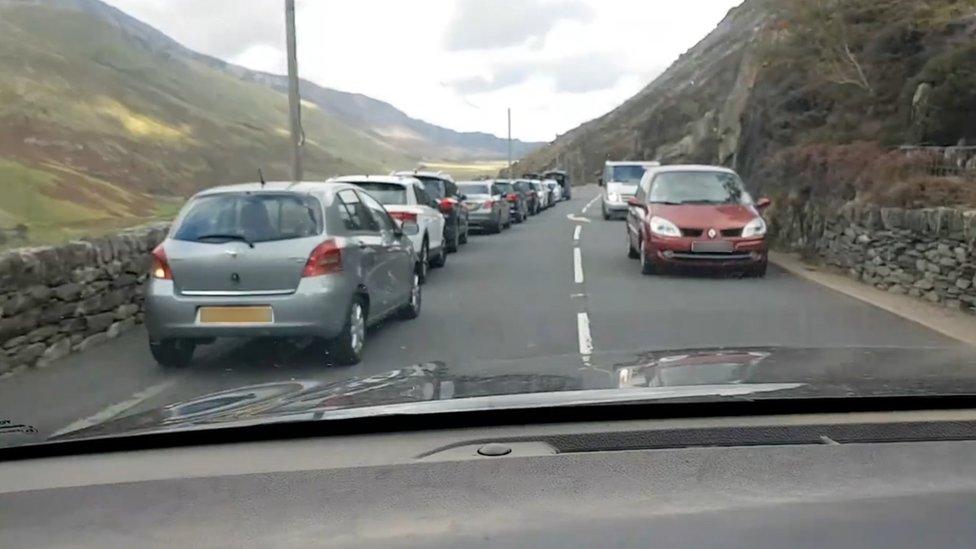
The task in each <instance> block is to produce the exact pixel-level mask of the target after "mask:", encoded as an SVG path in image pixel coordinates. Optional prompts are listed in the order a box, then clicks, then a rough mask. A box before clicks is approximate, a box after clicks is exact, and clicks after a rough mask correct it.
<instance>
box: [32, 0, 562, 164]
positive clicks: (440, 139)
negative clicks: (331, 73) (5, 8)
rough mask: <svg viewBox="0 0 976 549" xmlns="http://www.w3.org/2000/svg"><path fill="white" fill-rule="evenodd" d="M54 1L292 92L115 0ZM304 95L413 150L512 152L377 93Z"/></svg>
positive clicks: (502, 142) (281, 81)
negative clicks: (193, 46) (110, 1)
mask: <svg viewBox="0 0 976 549" xmlns="http://www.w3.org/2000/svg"><path fill="white" fill-rule="evenodd" d="M41 1H42V3H46V4H50V5H61V6H65V5H68V6H71V7H72V8H73V9H76V10H78V11H82V12H84V13H88V14H90V15H93V16H95V17H97V18H99V19H101V20H103V21H106V22H108V23H110V24H112V25H115V26H117V27H118V28H120V29H123V30H124V31H125V32H126V33H128V34H129V35H131V36H133V37H136V38H137V39H139V40H141V41H142V42H143V43H145V44H146V46H147V47H149V48H151V49H154V50H156V51H161V52H163V51H165V52H170V53H171V54H173V55H178V56H185V57H190V58H192V59H196V60H197V61H200V62H202V63H205V64H207V65H210V66H212V67H214V68H217V69H220V70H223V71H226V72H228V73H230V74H232V75H234V76H236V77H238V78H241V79H242V80H246V81H249V82H257V83H260V84H263V85H265V86H268V87H271V88H273V89H275V90H278V91H281V92H287V90H288V79H287V77H286V76H283V75H276V74H268V73H264V72H258V71H252V70H249V69H246V68H244V67H240V66H237V65H233V64H231V63H227V62H225V61H222V60H220V59H217V58H214V57H210V56H207V55H203V54H200V53H197V52H194V51H192V50H189V49H188V48H186V47H184V46H182V45H181V44H179V43H178V42H176V41H175V40H173V39H172V38H170V37H169V36H166V35H165V34H163V33H162V32H160V31H158V30H156V29H154V28H153V27H151V26H149V25H147V24H145V23H143V22H141V21H139V20H137V19H135V18H133V17H131V16H129V15H127V14H125V13H124V12H122V11H121V10H119V9H117V8H114V7H112V6H109V5H107V4H105V3H103V2H101V1H100V0H41ZM301 93H302V98H303V99H305V100H306V101H309V102H311V103H312V104H314V105H317V106H318V107H320V108H321V109H322V110H323V111H325V112H326V113H327V114H330V115H332V116H334V117H335V118H336V119H338V120H340V121H342V122H344V123H346V124H347V125H349V126H352V127H355V128H358V129H360V130H363V131H366V132H368V133H369V134H371V135H372V136H373V137H375V138H376V139H378V140H380V141H382V142H384V143H386V144H387V145H390V146H392V147H394V148H396V149H397V150H400V151H401V152H403V153H404V154H407V155H409V156H416V157H420V158H426V159H436V160H495V159H503V158H506V157H507V155H508V141H507V139H502V138H499V137H496V136H494V135H491V134H488V133H482V132H458V131H455V130H451V129H448V128H443V127H440V126H436V125H434V124H430V123H427V122H424V121H422V120H417V119H415V118H411V117H409V116H408V115H407V114H406V113H404V112H403V111H401V110H399V109H397V108H396V107H394V106H393V105H390V104H389V103H386V102H383V101H379V100H377V99H373V98H371V97H368V96H365V95H362V94H357V93H348V92H343V91H338V90H334V89H331V88H325V87H322V86H319V85H318V84H315V83H313V82H309V81H308V80H302V82H301ZM542 145H544V143H531V142H524V141H520V140H513V141H512V154H513V156H514V157H515V158H521V157H522V156H524V155H526V154H528V153H530V152H532V151H533V150H535V149H538V148H539V147H541V146H542Z"/></svg>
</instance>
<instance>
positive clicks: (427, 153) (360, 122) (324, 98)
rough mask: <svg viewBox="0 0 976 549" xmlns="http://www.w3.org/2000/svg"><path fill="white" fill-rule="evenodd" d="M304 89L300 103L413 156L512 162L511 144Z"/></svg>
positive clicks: (358, 98) (274, 79) (253, 75)
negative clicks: (509, 154)
mask: <svg viewBox="0 0 976 549" xmlns="http://www.w3.org/2000/svg"><path fill="white" fill-rule="evenodd" d="M218 62H219V61H218ZM223 65H224V69H225V70H227V71H228V72H230V73H231V74H234V75H236V76H238V77H240V78H242V79H244V80H248V81H251V82H259V83H261V84H264V85H266V86H269V87H271V88H274V89H276V90H278V91H281V92H287V90H288V78H287V77H286V76H281V75H276V74H268V73H262V72H256V71H251V70H248V69H244V68H241V67H238V66H234V65H230V64H226V63H224V64H223ZM300 89H301V94H302V99H304V100H306V101H309V102H311V103H313V104H315V105H317V106H319V107H321V108H322V110H323V111H325V112H326V113H328V114H330V115H332V116H335V117H336V118H337V119H339V120H342V121H343V122H345V123H346V124H349V125H350V126H354V127H357V128H363V129H366V130H367V131H369V132H370V133H371V134H372V135H374V136H375V137H376V138H377V139H379V140H381V141H383V142H385V143H388V144H390V145H393V146H395V147H396V148H398V149H399V150H402V151H404V152H406V153H409V154H412V155H416V156H420V157H422V158H432V159H438V160H498V159H504V158H506V157H507V156H508V141H507V140H506V139H501V138H498V137H496V136H494V135H491V134H488V133H482V132H458V131H455V130H450V129H447V128H442V127H440V126H435V125H434V124H430V123H428V122H424V121H423V120H417V119H415V118H410V117H409V116H407V115H406V114H405V113H404V112H403V111H400V110H399V109H397V108H396V107H394V106H393V105H390V104H389V103H385V102H383V101H379V100H377V99H373V98H371V97H368V96H365V95H362V94H358V93H348V92H342V91H338V90H333V89H331V88H323V87H322V86H319V85H318V84H315V83H313V82H309V81H307V80H302V82H301V87H300ZM543 145H544V143H533V142H525V141H521V140H518V139H513V140H512V155H513V156H514V157H515V158H521V157H523V156H525V155H526V154H529V153H530V152H532V151H534V150H536V149H538V148H540V147H542V146H543Z"/></svg>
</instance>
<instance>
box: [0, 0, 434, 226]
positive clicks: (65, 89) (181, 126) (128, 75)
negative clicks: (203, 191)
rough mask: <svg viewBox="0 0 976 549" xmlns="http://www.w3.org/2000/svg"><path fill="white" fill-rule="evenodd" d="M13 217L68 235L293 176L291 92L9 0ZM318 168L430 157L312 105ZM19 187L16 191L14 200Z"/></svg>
mask: <svg viewBox="0 0 976 549" xmlns="http://www.w3.org/2000/svg"><path fill="white" fill-rule="evenodd" d="M0 74H2V75H3V78H2V79H0V128H2V130H0V193H2V196H4V200H3V201H0V228H9V227H10V226H12V225H15V224H18V223H25V224H27V225H28V226H29V228H30V232H31V234H32V235H34V234H37V235H40V234H42V233H43V234H45V235H46V236H45V238H56V237H57V234H55V233H57V232H58V231H59V230H61V229H64V231H67V233H66V234H70V232H71V229H70V228H71V227H98V226H99V225H100V223H101V225H103V226H115V225H117V224H118V223H119V220H120V219H125V218H128V219H131V220H138V219H149V218H152V217H154V216H157V215H159V214H160V212H161V211H164V210H166V209H172V206H171V203H172V200H167V199H166V198H159V197H160V196H162V197H166V196H169V197H173V196H176V197H178V196H184V195H187V194H189V193H192V192H193V191H195V190H197V189H200V188H202V187H207V186H212V185H216V184H221V183H228V182H236V181H241V180H254V179H255V178H256V174H257V169H258V168H259V167H260V168H262V169H263V170H264V173H265V175H266V176H267V177H268V178H269V179H270V178H285V177H286V176H287V173H288V172H287V169H288V159H289V147H288V137H287V136H288V130H287V120H288V118H287V99H286V98H285V96H284V95H283V94H281V93H279V92H276V91H274V90H272V89H269V88H267V87H265V86H262V85H260V84H257V83H247V82H243V81H241V80H240V79H237V78H235V77H234V76H232V75H230V74H227V73H225V72H222V71H219V70H217V69H215V68H213V67H210V66H207V65H205V64H203V63H201V62H199V61H197V60H194V59H192V58H185V57H181V56H179V55H173V54H172V53H169V52H165V51H157V50H154V49H153V48H152V47H151V45H150V44H147V43H145V42H144V41H141V40H139V39H138V38H137V37H135V36H133V35H129V34H126V33H125V32H124V31H123V30H122V29H120V28H119V27H117V26H112V25H108V24H106V23H104V22H103V21H100V20H98V19H95V18H93V17H92V16H89V15H86V14H84V13H81V12H76V11H69V10H60V9H55V8H50V7H39V6H17V5H11V4H4V3H0ZM304 128H305V133H306V136H307V145H306V161H305V164H306V174H307V176H308V177H323V178H324V177H327V176H330V175H334V174H341V173H348V172H386V171H389V170H391V169H394V168H399V167H402V166H412V165H415V164H416V160H415V159H412V158H407V157H405V156H404V155H402V154H400V153H398V152H397V151H394V150H392V149H391V148H390V147H388V146H386V145H384V144H382V143H380V142H378V141H377V140H376V139H375V138H374V137H371V136H368V135H365V134H363V133H361V132H359V131H358V130H355V129H353V128H351V127H349V126H346V125H344V124H342V123H340V122H338V121H336V120H335V119H334V118H332V117H329V116H327V115H325V114H324V113H322V112H321V111H319V110H318V109H317V108H315V107H309V106H306V109H305V119H304ZM8 197H9V198H8Z"/></svg>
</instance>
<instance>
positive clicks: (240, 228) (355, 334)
mask: <svg viewBox="0 0 976 549" xmlns="http://www.w3.org/2000/svg"><path fill="white" fill-rule="evenodd" d="M416 228H417V227H416V225H415V224H408V225H405V226H404V227H403V228H401V227H400V225H398V224H397V223H396V222H395V221H394V220H393V219H392V218H391V217H390V216H389V214H388V213H387V212H386V210H385V209H384V208H383V206H382V205H381V204H380V203H379V202H377V201H376V200H375V199H374V198H373V197H371V196H369V195H368V194H367V193H365V192H363V191H362V190H358V189H356V188H355V187H354V186H352V185H348V184H323V183H300V184H294V185H293V184H289V183H268V184H258V183H255V184H246V185H237V186H232V187H220V188H215V189H211V190H208V191H204V192H202V193H200V194H198V195H196V196H195V197H193V198H192V199H191V200H190V201H189V202H188V203H187V205H186V206H184V208H183V211H182V212H181V213H180V215H179V216H178V217H177V219H176V221H175V222H174V223H173V227H172V229H171V231H170V234H169V235H168V237H167V238H166V240H165V241H164V242H163V243H162V244H160V246H159V247H158V248H156V250H154V251H153V267H152V273H151V281H150V284H149V289H148V292H147V295H146V326H147V328H148V330H149V340H150V349H151V351H152V354H153V356H154V357H155V359H156V361H157V362H159V363H160V364H161V365H163V366H182V365H185V364H187V363H188V362H189V361H190V359H191V357H192V355H193V351H194V349H195V347H196V345H197V344H199V343H205V342H210V341H212V340H213V339H214V338H217V337H313V338H316V339H319V340H323V341H328V342H330V343H331V345H330V349H329V350H328V353H329V355H330V358H332V359H333V360H335V361H337V362H339V363H343V364H356V363H358V362H359V361H360V359H361V357H362V352H363V348H364V344H365V337H366V327H367V325H370V324H373V323H376V322H379V321H380V320H382V319H383V318H385V317H388V316H390V315H392V314H395V313H399V314H400V315H401V316H402V317H405V318H415V317H416V316H417V315H418V314H419V313H420V304H421V294H420V283H419V282H420V281H419V278H418V275H417V257H416V255H415V253H414V251H413V246H411V244H410V240H409V239H408V238H407V235H406V234H405V231H406V232H407V233H409V232H411V231H415V230H416Z"/></svg>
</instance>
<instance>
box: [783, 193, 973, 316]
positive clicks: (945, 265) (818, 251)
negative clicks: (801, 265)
mask: <svg viewBox="0 0 976 549" xmlns="http://www.w3.org/2000/svg"><path fill="white" fill-rule="evenodd" d="M769 218H770V232H771V237H772V239H773V243H774V245H776V246H778V247H781V248H786V249H790V250H796V251H800V252H802V253H803V254H804V256H805V257H806V258H807V259H809V260H813V261H818V262H823V263H826V264H828V265H833V266H836V267H840V268H842V269H844V270H846V271H847V272H848V274H850V276H852V277H854V278H856V279H858V280H861V281H862V282H865V283H867V284H871V285H872V286H874V287H876V288H878V289H881V290H886V291H889V292H891V293H895V294H907V295H910V296H913V297H917V298H921V299H925V300H927V301H930V302H932V303H941V304H943V305H945V306H946V307H950V308H953V309H961V310H965V311H968V312H970V313H972V312H976V307H974V304H976V210H964V209H956V208H930V209H918V210H906V209H901V208H879V207H876V206H863V205H858V204H854V203H847V204H840V205H836V206H834V207H830V206H827V205H823V204H814V203H809V202H808V203H806V204H802V205H797V206H789V205H787V206H785V207H780V208H777V209H775V210H774V211H771V212H770V215H769Z"/></svg>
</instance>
